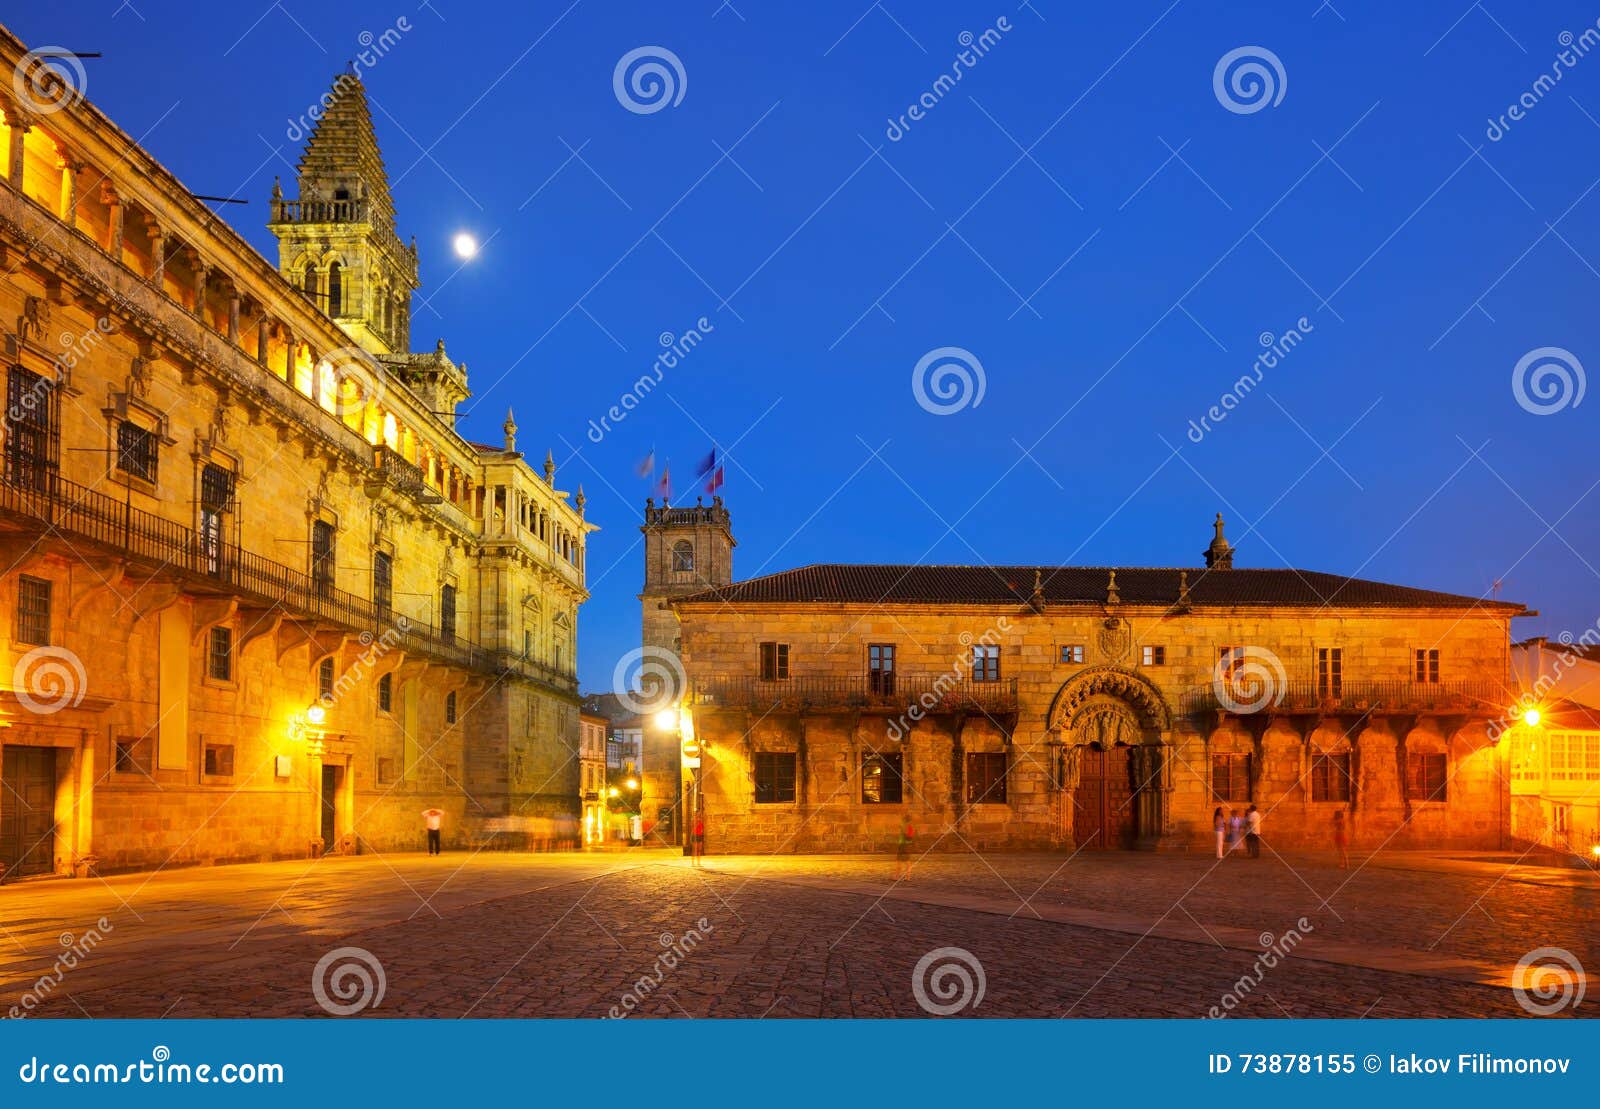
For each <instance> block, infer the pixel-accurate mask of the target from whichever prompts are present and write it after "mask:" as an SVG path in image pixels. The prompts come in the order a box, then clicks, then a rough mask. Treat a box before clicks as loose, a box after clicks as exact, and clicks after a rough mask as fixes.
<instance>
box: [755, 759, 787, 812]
mask: <svg viewBox="0 0 1600 1109" xmlns="http://www.w3.org/2000/svg"><path fill="white" fill-rule="evenodd" d="M755 770H756V804H758V805H781V804H788V803H789V802H792V801H793V800H794V770H795V753H794V752H793V751H757V752H756V766H755Z"/></svg>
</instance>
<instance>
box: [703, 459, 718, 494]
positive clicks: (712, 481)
mask: <svg viewBox="0 0 1600 1109" xmlns="http://www.w3.org/2000/svg"><path fill="white" fill-rule="evenodd" d="M721 488H722V467H721V466H718V467H717V468H716V469H715V470H712V471H711V476H710V477H709V478H707V479H706V492H707V493H715V492H716V491H717V490H718V489H721Z"/></svg>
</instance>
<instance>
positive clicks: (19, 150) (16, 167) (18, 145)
mask: <svg viewBox="0 0 1600 1109" xmlns="http://www.w3.org/2000/svg"><path fill="white" fill-rule="evenodd" d="M6 123H7V124H8V125H10V127H11V152H10V154H11V168H10V169H9V171H8V172H9V173H10V180H11V187H12V188H13V189H15V190H16V191H17V195H18V196H21V195H23V191H22V171H23V166H24V164H25V162H26V159H25V157H24V153H23V143H24V142H25V141H26V140H27V137H28V132H29V131H31V130H32V129H33V126H32V124H31V123H30V122H29V120H28V117H27V116H25V115H23V114H22V112H21V111H19V110H18V109H17V108H16V106H15V105H13V104H9V103H8V104H7V105H6Z"/></svg>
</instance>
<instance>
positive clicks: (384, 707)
mask: <svg viewBox="0 0 1600 1109" xmlns="http://www.w3.org/2000/svg"><path fill="white" fill-rule="evenodd" d="M393 709H394V675H393V674H385V675H384V676H383V677H381V678H379V679H378V711H379V712H391V711H393Z"/></svg>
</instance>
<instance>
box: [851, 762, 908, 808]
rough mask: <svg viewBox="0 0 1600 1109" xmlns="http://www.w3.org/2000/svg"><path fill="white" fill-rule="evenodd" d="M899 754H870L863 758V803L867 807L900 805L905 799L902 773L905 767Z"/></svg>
mask: <svg viewBox="0 0 1600 1109" xmlns="http://www.w3.org/2000/svg"><path fill="white" fill-rule="evenodd" d="M902 760H903V756H901V755H899V754H890V755H880V754H874V753H868V754H864V755H862V756H861V802H862V804H865V805H898V804H900V802H901V800H902V797H903V787H902V784H901V778H900V772H901V767H902V766H903V765H904V763H903V761H902Z"/></svg>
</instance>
